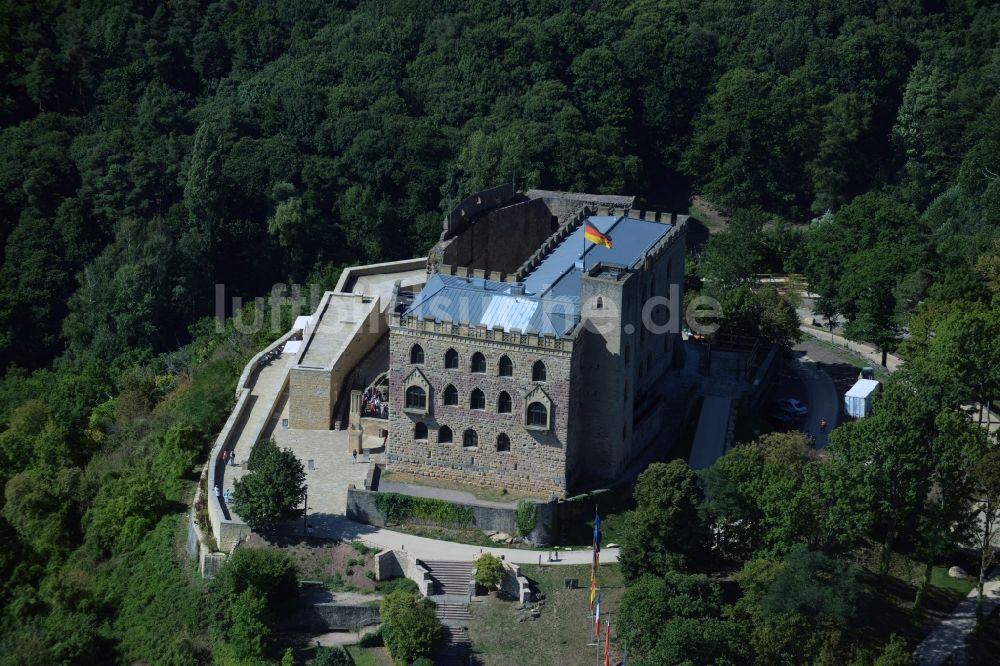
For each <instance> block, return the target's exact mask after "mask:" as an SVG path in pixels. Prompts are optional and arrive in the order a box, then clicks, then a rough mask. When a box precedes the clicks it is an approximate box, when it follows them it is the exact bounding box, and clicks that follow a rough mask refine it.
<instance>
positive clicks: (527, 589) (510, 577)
mask: <svg viewBox="0 0 1000 666" xmlns="http://www.w3.org/2000/svg"><path fill="white" fill-rule="evenodd" d="M500 561H501V562H502V563H503V578H502V579H501V580H500V592H502V593H503V594H504V596H507V597H509V598H511V599H517V600H518V601H519V602H521V603H522V604H524V603H528V602H530V601H534V600H535V595H534V593H532V591H531V583H530V582H529V581H528V579H527V578H525V577H524V576H522V575H521V567H520V566H518V565H516V564H514V563H513V562H508V561H507V560H500Z"/></svg>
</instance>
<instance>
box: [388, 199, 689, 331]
mask: <svg viewBox="0 0 1000 666" xmlns="http://www.w3.org/2000/svg"><path fill="white" fill-rule="evenodd" d="M588 219H589V221H590V223H591V224H593V225H594V226H595V227H597V228H598V230H600V231H601V233H603V234H605V235H607V236H608V237H610V238H611V244H612V247H611V248H610V249H609V248H606V247H604V246H603V245H594V244H593V243H586V246H587V247H584V238H583V225H580V226H579V227H578V228H576V229H575V230H573V231H572V232H571V233H570V234H569V235H568V236H567V237H566V238H565V239H563V241H562V242H561V243H559V245H557V246H556V247H555V248H553V250H552V251H551V252H550V253H549V254H548V255H546V257H545V258H544V259H543V260H542V262H541V263H540V264H539V265H538V266H537V267H536V268H535V270H533V271H532V272H531V273H530V274H529V275H528V276H527V277H526V278H525V279H524V282H523V283H511V282H495V281H493V280H485V279H483V278H463V277H456V276H453V275H440V274H436V275H433V276H431V278H430V279H429V280H428V281H427V285H426V286H425V287H424V288H423V290H421V292H420V293H419V294H418V295H417V297H416V298H415V299H414V301H413V303H412V304H411V305H410V306H409V307H408V308H407V309H406V311H405V312H404V313H403V316H404V317H416V318H418V319H428V320H433V321H437V322H442V321H444V319H445V318H447V319H449V320H450V321H451V322H453V323H456V324H464V323H467V324H469V325H470V326H480V325H485V326H487V327H488V328H494V327H495V326H502V327H503V330H504V331H507V332H509V331H511V330H513V329H517V330H521V331H524V332H537V333H540V334H542V335H555V336H557V337H562V336H563V335H566V334H567V333H569V332H570V331H571V330H573V327H574V326H575V325H576V323H577V322H578V321H579V320H580V280H581V276H582V274H583V266H584V262H585V263H586V265H587V266H593V265H594V264H596V263H598V262H602V261H603V262H605V263H612V264H618V265H620V266H626V267H629V268H632V267H634V266H635V265H636V264H637V263H638V262H639V261H641V260H642V258H643V256H644V255H645V253H646V252H647V251H648V250H649V249H650V248H651V247H652V246H653V245H654V244H655V243H656V242H657V241H658V240H660V239H661V238H663V237H664V236H665V235H666V234H667V232H668V231H670V227H671V225H669V224H663V223H659V222H646V221H644V220H637V219H635V218H627V217H610V216H592V217H590V218H588Z"/></svg>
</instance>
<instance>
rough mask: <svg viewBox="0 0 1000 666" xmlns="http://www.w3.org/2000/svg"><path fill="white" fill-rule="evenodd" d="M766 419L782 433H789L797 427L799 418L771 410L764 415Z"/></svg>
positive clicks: (778, 410)
mask: <svg viewBox="0 0 1000 666" xmlns="http://www.w3.org/2000/svg"><path fill="white" fill-rule="evenodd" d="M764 419H765V420H766V421H767V422H768V423H770V424H771V425H772V426H774V427H775V428H777V429H778V430H780V431H782V432H787V431H788V430H791V429H792V428H794V427H795V426H796V421H797V420H798V419H797V417H795V416H792V415H791V414H789V413H788V412H785V411H782V410H780V409H771V410H768V412H767V413H766V414H764Z"/></svg>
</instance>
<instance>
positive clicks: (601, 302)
mask: <svg viewBox="0 0 1000 666" xmlns="http://www.w3.org/2000/svg"><path fill="white" fill-rule="evenodd" d="M603 307H604V299H603V298H601V297H600V296H598V297H597V309H598V310H600V309H601V308H603Z"/></svg>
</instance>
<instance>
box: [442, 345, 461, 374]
mask: <svg viewBox="0 0 1000 666" xmlns="http://www.w3.org/2000/svg"><path fill="white" fill-rule="evenodd" d="M444 367H445V368H446V369H448V370H458V352H457V351H455V350H454V349H449V350H448V351H446V352H445V353H444Z"/></svg>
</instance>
